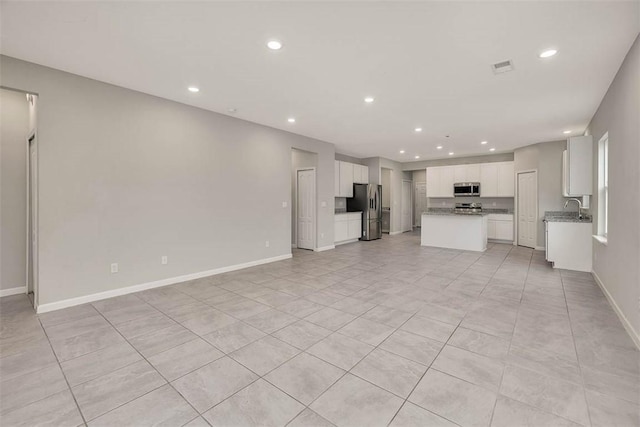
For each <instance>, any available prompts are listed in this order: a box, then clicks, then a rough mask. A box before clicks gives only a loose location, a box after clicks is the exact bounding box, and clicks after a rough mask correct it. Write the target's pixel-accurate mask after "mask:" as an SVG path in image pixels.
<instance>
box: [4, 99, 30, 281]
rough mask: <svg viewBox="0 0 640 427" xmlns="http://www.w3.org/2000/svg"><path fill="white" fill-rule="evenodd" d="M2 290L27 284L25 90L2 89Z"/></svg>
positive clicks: (27, 114) (27, 111) (26, 117)
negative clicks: (22, 91) (21, 91)
mask: <svg viewBox="0 0 640 427" xmlns="http://www.w3.org/2000/svg"><path fill="white" fill-rule="evenodd" d="M0 123H1V124H2V126H0V289H11V288H17V287H21V286H26V284H27V279H26V271H27V265H26V263H27V257H26V253H27V248H26V242H27V234H26V233H27V222H26V220H27V141H26V138H27V135H28V133H29V107H28V104H27V98H26V96H25V94H24V93H20V92H15V91H10V90H5V89H0Z"/></svg>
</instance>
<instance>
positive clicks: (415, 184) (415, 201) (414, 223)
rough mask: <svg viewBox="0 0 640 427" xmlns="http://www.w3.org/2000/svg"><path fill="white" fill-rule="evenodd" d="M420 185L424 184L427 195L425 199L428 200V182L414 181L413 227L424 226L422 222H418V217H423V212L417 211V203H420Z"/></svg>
mask: <svg viewBox="0 0 640 427" xmlns="http://www.w3.org/2000/svg"><path fill="white" fill-rule="evenodd" d="M420 184H424V187H425V188H424V194H425V199H426V198H427V197H426V195H427V181H414V182H413V208H414V211H413V227H414V228H416V227H420V226H421V225H422V221H418V216H419V215H422V212H418V210H417V209H416V208H417V206H416V203H417V202H418V186H419V185H420ZM418 223H420V225H418Z"/></svg>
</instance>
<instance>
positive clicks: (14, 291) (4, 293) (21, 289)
mask: <svg viewBox="0 0 640 427" xmlns="http://www.w3.org/2000/svg"><path fill="white" fill-rule="evenodd" d="M26 293H27V287H26V286H18V287H17V288H9V289H0V298H2V297H8V296H11V295H18V294H26Z"/></svg>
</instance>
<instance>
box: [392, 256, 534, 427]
mask: <svg viewBox="0 0 640 427" xmlns="http://www.w3.org/2000/svg"><path fill="white" fill-rule="evenodd" d="M512 250H513V248H510V249H509V251H508V252H507V254H506V256H505V257H504V258H503V260H502V262H501V263H500V265H499V266H498V268H497V269H496V272H495V273H494V274H493V275H492V276H491V278H490V279H489V281H488V282H487V284H488V283H489V282H490V281H491V279H493V277H494V276H495V274H496V273H497V271H499V270H500V267H501V266H502V265H503V264H504V263H505V262H506V260H507V259H508V256H509V253H511V251H512ZM529 262H531V261H530V260H529ZM469 268H470V267H469ZM467 270H468V268H467ZM465 271H466V270H465ZM463 273H464V272H463ZM486 286H487V285H485V287H483V291H484V289H485V288H486ZM465 311H466V312H465V315H464V317H463V318H462V319H461V320H460V322H459V323H458V326H456V328H455V329H454V331H453V332H452V333H451V335H450V336H449V339H447V342H446V343H445V345H444V346H443V347H442V348H441V349H440V351H439V352H438V354H437V355H436V357H435V358H434V359H433V361H432V362H431V364H430V365H429V368H428V369H427V371H426V372H425V373H424V374H423V376H422V378H423V377H424V375H426V373H427V372H428V371H429V369H432V366H433V363H434V362H435V361H436V360H437V358H438V357H439V356H440V354H441V353H442V350H443V349H444V348H445V347H446V346H447V345H448V343H449V341H450V340H451V337H453V335H454V334H455V333H456V331H457V330H458V328H460V327H461V325H462V322H463V321H464V319H465V318H466V317H467V314H468V313H469V311H467V310H465ZM514 328H515V324H514ZM512 338H513V335H512ZM511 341H512V340H509V347H510V346H511ZM433 369H435V368H433ZM504 370H505V366H504V365H503V367H502V375H501V378H500V383H499V384H498V388H497V391H496V399H495V402H494V406H493V408H492V410H491V420H493V415H494V411H495V407H496V404H497V401H498V399H497V396H498V394H499V391H500V388H501V387H502V377H503V376H504ZM436 371H438V372H441V371H439V370H437V369H436ZM445 374H446V373H445ZM447 375H449V374H447ZM422 378H420V381H422ZM454 378H457V377H454ZM420 381H418V383H416V385H415V387H414V388H413V389H412V390H411V393H409V395H408V396H407V399H406V400H405V403H406V401H407V400H408V399H409V397H410V396H411V394H413V392H414V391H415V388H416V387H417V386H418V384H420ZM403 406H404V404H403ZM418 406H420V405H418ZM420 407H421V406H420ZM424 409H426V408H424ZM398 412H399V411H398ZM396 415H397V413H396ZM394 418H395V415H394Z"/></svg>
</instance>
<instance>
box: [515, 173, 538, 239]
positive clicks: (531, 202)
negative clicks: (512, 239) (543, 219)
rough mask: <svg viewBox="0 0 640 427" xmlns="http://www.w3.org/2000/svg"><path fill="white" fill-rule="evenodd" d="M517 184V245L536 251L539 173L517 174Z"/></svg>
mask: <svg viewBox="0 0 640 427" xmlns="http://www.w3.org/2000/svg"><path fill="white" fill-rule="evenodd" d="M517 183H518V185H517V189H516V194H517V195H516V198H517V202H516V210H517V212H516V217H517V219H518V220H517V222H516V233H517V234H516V235H517V243H518V246H526V247H528V248H534V249H535V248H536V247H537V244H536V243H537V241H538V172H537V171H535V170H531V171H522V172H517Z"/></svg>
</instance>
